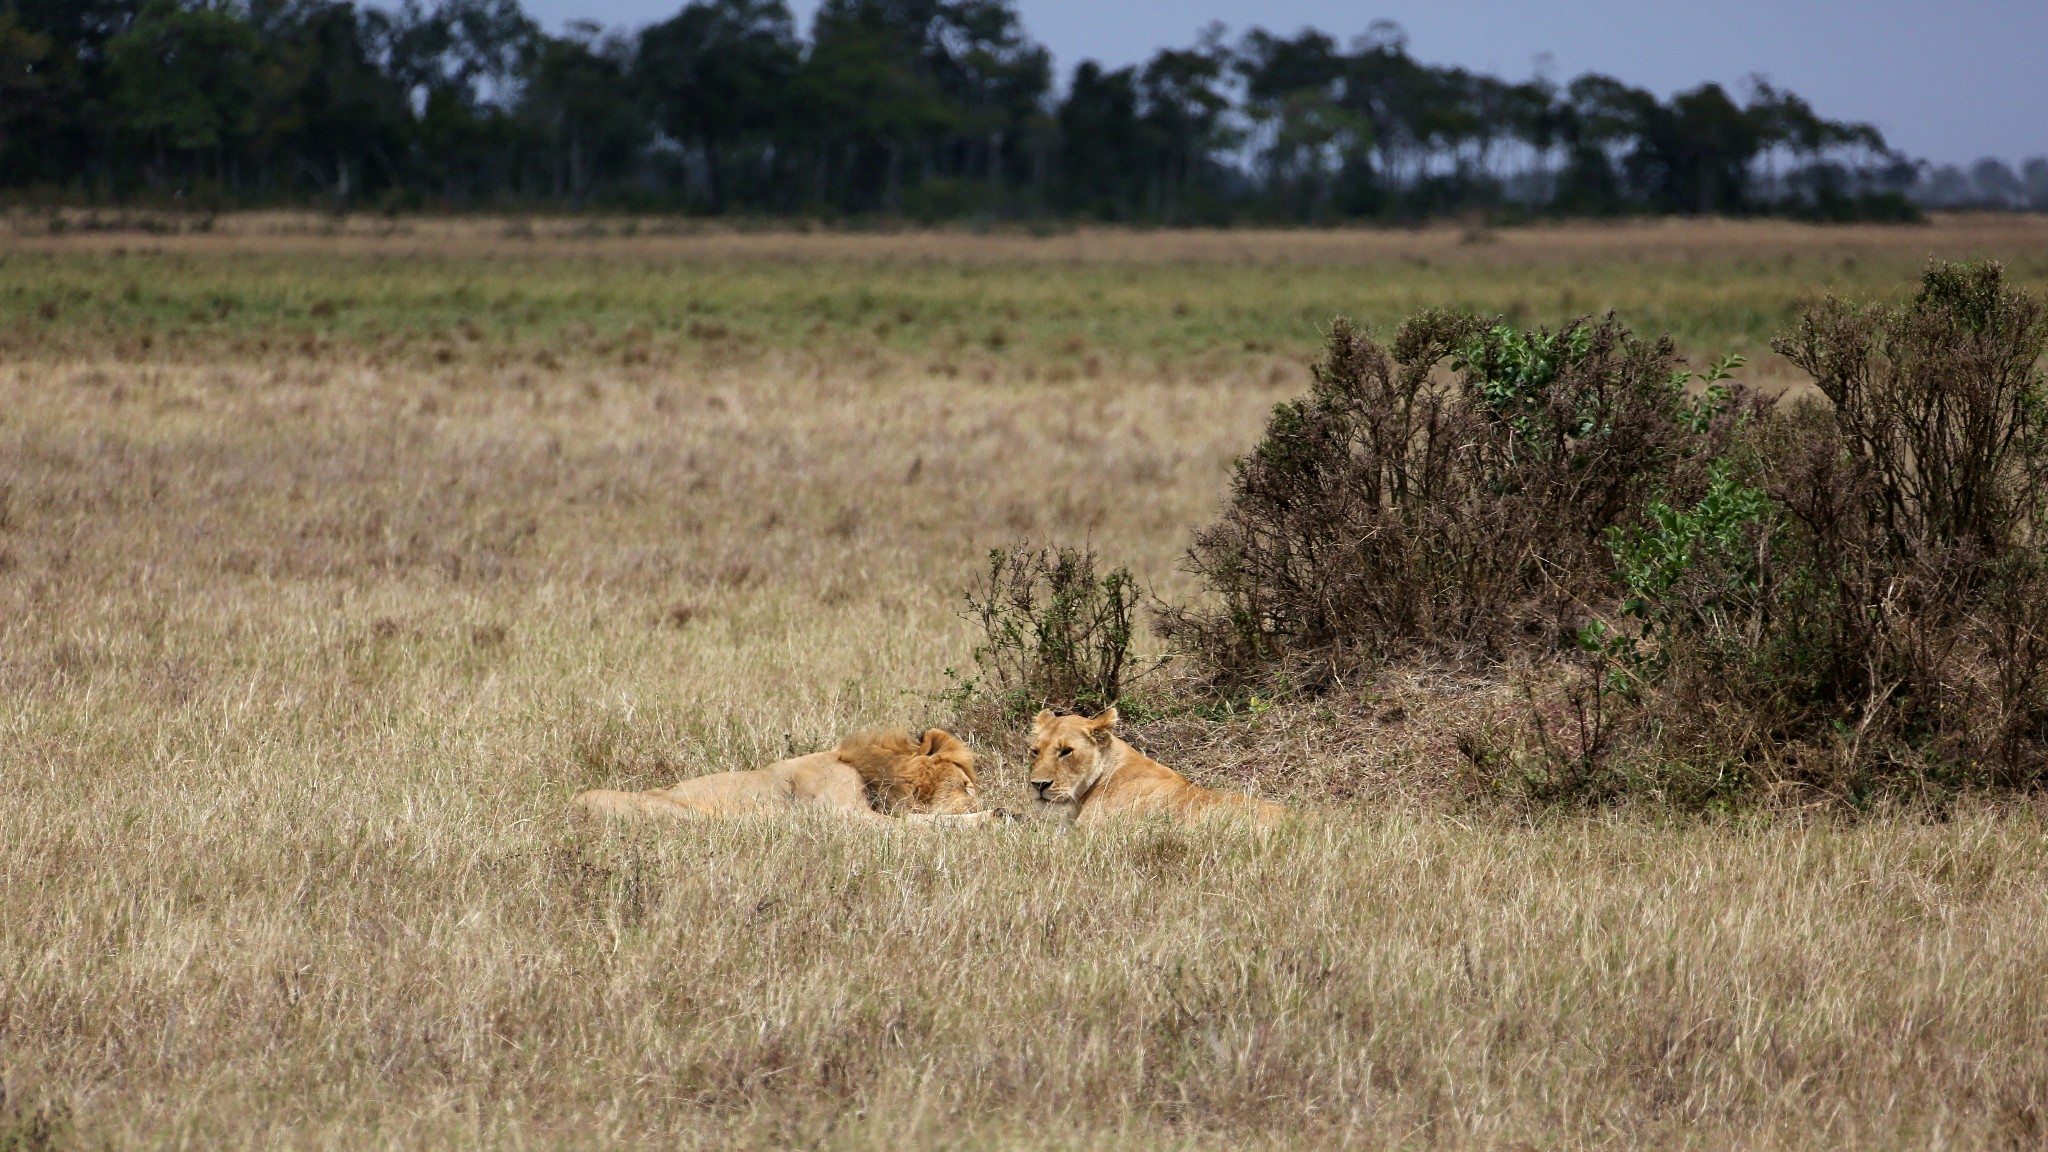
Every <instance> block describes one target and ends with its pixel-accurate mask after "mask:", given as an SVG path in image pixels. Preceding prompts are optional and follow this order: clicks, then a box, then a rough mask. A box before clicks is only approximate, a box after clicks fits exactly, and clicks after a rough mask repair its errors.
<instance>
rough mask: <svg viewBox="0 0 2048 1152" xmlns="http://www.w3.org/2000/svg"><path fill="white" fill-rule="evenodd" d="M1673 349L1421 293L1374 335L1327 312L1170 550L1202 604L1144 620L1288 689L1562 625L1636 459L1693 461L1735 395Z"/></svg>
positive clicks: (1557, 635) (1616, 513)
mask: <svg viewBox="0 0 2048 1152" xmlns="http://www.w3.org/2000/svg"><path fill="white" fill-rule="evenodd" d="M1677 365H1678V358H1677V355H1676V353H1675V352H1674V351H1673V349H1672V345H1671V342H1670V340H1669V339H1660V340H1655V341H1646V340H1640V339H1637V338H1636V337H1635V336H1633V335H1632V334H1631V333H1630V332H1629V331H1628V329H1626V328H1625V327H1623V326H1622V325H1621V323H1620V322H1619V321H1617V320H1616V319H1615V318H1614V317H1612V316H1609V317H1607V318H1605V319H1603V320H1599V321H1578V322H1575V323H1572V324H1570V325H1567V326H1566V327H1565V328H1563V329H1562V330H1560V331H1557V332H1546V331H1541V330H1538V331H1534V332H1522V331H1518V330H1516V329H1514V328H1512V327H1509V326H1507V325H1505V324H1500V323H1497V322H1490V321H1487V320H1483V319H1481V318H1479V317H1477V316H1472V315H1467V314H1460V313H1452V312H1444V311H1429V312H1425V313H1423V314H1421V315H1419V316H1417V317H1415V318H1413V319H1411V320H1409V321H1408V322H1407V323H1406V324H1404V325H1403V326H1402V327H1401V329H1400V331H1399V333H1398V335H1397V336H1396V337H1395V339H1394V342H1393V346H1392V348H1391V350H1389V349H1387V348H1383V347H1381V346H1380V345H1379V344H1378V343H1376V342H1374V341H1373V340H1372V339H1370V338H1369V337H1367V336H1365V335H1364V334H1362V333H1360V332H1358V331H1357V330H1356V329H1354V328H1352V327H1351V326H1350V325H1349V324H1348V323H1346V322H1344V321H1342V320H1339V321H1337V323H1336V324H1335V325H1334V326H1333V329H1332V331H1331V333H1330V337H1329V342H1328V347H1327V349H1326V351H1325V354H1324V357H1323V360H1322V362H1321V363H1320V364H1319V365H1317V366H1316V368H1315V373H1314V380H1315V384H1314V387H1313V389H1312V390H1311V392H1310V393H1309V395H1308V396H1306V397H1304V398H1302V399H1300V400H1296V401H1292V402H1290V403H1286V404H1282V405H1281V406H1280V407H1279V408H1277V409H1276V410H1275V411H1274V413H1273V416H1272V419H1271V421H1270V422H1269V423H1268V424H1267V426H1266V434H1265V437H1264V438H1263V439H1262V440H1261V441H1260V442H1259V444H1258V446H1257V447H1256V448H1255V449H1254V450H1253V451H1252V452H1251V454H1250V455H1248V456H1246V457H1244V458H1243V459H1241V460H1240V461H1239V462H1238V466H1237V474H1236V477H1235V481H1234V484H1233V487H1232V491H1231V496H1230V500H1229V502H1228V504H1227V505H1226V507H1225V509H1224V512H1223V515H1222V518H1221V519H1219V520H1218V521H1217V522H1216V523H1215V524H1213V525H1211V526H1210V527H1209V528H1207V529H1205V530H1204V531H1202V532H1201V533H1200V534H1198V535H1197V537H1196V539H1195V543H1194V546H1193V548H1191V549H1190V550H1189V552H1188V556H1187V566H1188V567H1189V569H1190V570H1191V571H1192V572H1193V573H1194V574H1195V575H1197V576H1199V577H1200V578H1201V579H1202V581H1203V583H1204V584H1205V585H1206V586H1207V589H1208V591H1209V593H1210V597H1209V599H1208V602H1207V603H1205V604H1203V605H1201V606H1198V607H1179V608H1172V609H1168V610H1166V611H1165V612H1163V613H1162V614H1161V619H1160V626H1161V630H1162V631H1163V632H1164V633H1165V634H1166V635H1167V636H1168V637H1169V638H1170V639H1172V640H1174V641H1176V642H1177V643H1178V644H1179V645H1180V646H1181V647H1182V648H1183V649H1184V650H1187V651H1189V652H1190V653H1193V654H1194V655H1195V656H1196V657H1197V658H1198V659H1199V660H1200V661H1201V662H1202V663H1203V664H1204V665H1205V666H1206V667H1208V668H1209V669H1210V670H1211V672H1212V673H1213V674H1214V675H1215V677H1216V679H1217V680H1218V681H1220V682H1225V683H1230V682H1237V683H1243V682H1246V681H1253V682H1256V681H1260V680H1276V679H1277V680H1281V681H1284V682H1285V683H1286V684H1288V685H1291V686H1293V687H1295V688H1299V689H1305V690H1309V691H1317V690H1321V689H1324V688H1327V687H1329V686H1331V685H1333V684H1336V683H1339V682H1341V681H1342V680H1344V679H1345V678H1346V677H1347V676H1348V675H1350V674H1351V673H1353V672H1356V671H1359V670H1361V669H1362V668H1364V667H1369V666H1370V665H1371V664H1373V663H1376V662H1378V661H1380V660H1383V659H1386V658H1389V657H1400V656H1411V655H1433V656H1453V657H1465V656H1471V655H1478V656H1482V657H1488V658H1496V659H1497V658H1498V657H1500V656H1501V655H1503V654H1504V653H1505V652H1507V651H1508V650H1509V649H1511V648H1523V649H1529V648H1533V649H1535V650H1538V651H1547V650H1553V649H1555V648H1556V647H1557V646H1558V645H1559V644H1560V643H1561V642H1562V643H1568V642H1569V641H1570V638H1571V637H1572V636H1574V635H1575V634H1576V632H1577V630H1578V628H1579V627H1580V626H1582V625H1583V623H1584V621H1585V618H1586V614H1585V607H1584V606H1585V605H1586V603H1587V602H1588V600H1589V598H1596V597H1600V596H1602V595H1603V594H1604V591H1605V589H1606V588H1607V586H1608V579H1609V574H1610V571H1611V568H1612V561H1611V559H1610V557H1609V555H1608V553H1607V550H1606V547H1605V540H1606V532H1607V530H1608V529H1609V528H1611V527H1613V526H1614V525H1616V524H1619V523H1623V522H1625V521H1628V520H1630V519H1632V518H1633V517H1635V516H1636V515H1637V514H1638V513H1639V511H1640V509H1641V507H1642V501H1643V499H1644V494H1645V492H1646V491H1647V490H1648V489H1649V488H1650V487H1652V486H1653V485H1652V484H1650V483H1646V479H1654V480H1656V481H1658V482H1662V483H1665V484H1666V485H1667V486H1669V485H1672V484H1677V485H1679V486H1681V487H1683V486H1684V483H1685V482H1684V477H1686V476H1688V475H1691V474H1694V473H1700V472H1701V468H1700V466H1699V459H1700V458H1703V456H1705V455H1711V453H1712V451H1713V447H1714V446H1715V445H1716V444H1718V443H1719V442H1720V441H1721V440H1722V439H1724V438H1725V436H1724V432H1725V429H1726V427H1728V426H1729V425H1730V423H1731V422H1730V421H1729V420H1728V419H1726V418H1725V417H1724V416H1723V415H1721V412H1722V410H1723V409H1729V410H1732V409H1733V408H1735V407H1737V406H1739V405H1738V401H1737V399H1736V398H1734V397H1731V396H1730V395H1729V392H1728V390H1727V389H1726V388H1722V389H1721V390H1719V391H1717V392H1715V393H1714V394H1713V396H1712V398H1711V400H1710V401H1708V402H1703V403H1704V404H1705V405H1706V406H1700V405H1695V404H1693V403H1692V402H1690V401H1688V400H1687V399H1686V397H1685V393H1684V388H1683V385H1684V383H1685V382H1686V381H1687V380H1689V379H1690V374H1688V373H1686V372H1684V371H1682V370H1681V369H1679V368H1678V367H1677ZM1716 405H1718V406H1716ZM1698 483H1700V480H1699V478H1698V477H1697V476H1695V477H1694V478H1693V480H1692V484H1693V486H1697V485H1698Z"/></svg>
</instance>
